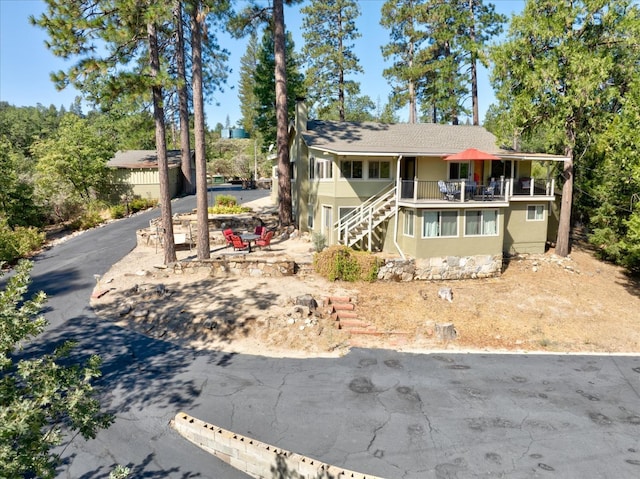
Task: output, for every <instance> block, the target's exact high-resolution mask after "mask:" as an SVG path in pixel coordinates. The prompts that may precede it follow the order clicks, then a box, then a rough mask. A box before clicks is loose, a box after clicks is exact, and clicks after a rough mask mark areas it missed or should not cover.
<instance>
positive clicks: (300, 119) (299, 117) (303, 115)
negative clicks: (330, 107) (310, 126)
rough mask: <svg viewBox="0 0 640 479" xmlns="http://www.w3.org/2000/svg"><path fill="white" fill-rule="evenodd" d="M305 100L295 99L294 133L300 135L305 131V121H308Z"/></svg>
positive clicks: (301, 98)
mask: <svg viewBox="0 0 640 479" xmlns="http://www.w3.org/2000/svg"><path fill="white" fill-rule="evenodd" d="M305 100H306V98H304V97H297V98H296V131H297V132H298V133H302V132H304V131H307V120H308V119H309V118H308V117H309V110H308V109H307V103H306V101H305Z"/></svg>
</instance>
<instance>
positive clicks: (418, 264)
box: [378, 255, 502, 281]
mask: <svg viewBox="0 0 640 479" xmlns="http://www.w3.org/2000/svg"><path fill="white" fill-rule="evenodd" d="M500 274H502V255H479V256H463V257H458V256H447V257H443V258H441V257H439V258H427V259H419V260H415V259H408V260H402V259H390V260H386V261H385V263H384V265H382V266H381V267H380V270H379V271H378V279H379V280H385V281H414V280H435V281H438V280H454V279H477V278H491V277H495V276H500Z"/></svg>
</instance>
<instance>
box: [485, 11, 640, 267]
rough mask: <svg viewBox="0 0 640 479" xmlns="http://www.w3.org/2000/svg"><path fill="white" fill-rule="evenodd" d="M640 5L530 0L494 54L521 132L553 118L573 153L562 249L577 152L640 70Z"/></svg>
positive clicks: (559, 145)
mask: <svg viewBox="0 0 640 479" xmlns="http://www.w3.org/2000/svg"><path fill="white" fill-rule="evenodd" d="M639 25H640V12H639V9H638V6H637V5H636V4H635V3H634V2H632V1H631V0H604V1H603V0H571V1H569V0H564V1H558V0H537V1H528V2H527V4H526V5H525V8H524V11H523V12H522V14H520V15H517V16H515V17H513V18H512V21H511V27H510V29H509V34H508V37H507V39H506V41H505V42H504V43H503V44H502V45H500V46H498V47H497V48H496V49H495V50H494V52H493V55H492V59H493V63H494V65H495V68H494V70H493V72H492V81H493V84H494V87H495V88H496V90H497V98H498V100H499V102H500V107H501V111H502V117H503V118H504V121H505V122H507V123H510V124H512V125H514V126H515V128H516V129H517V131H515V132H513V133H514V134H520V133H522V134H525V135H526V134H529V133H531V132H532V131H535V129H536V128H537V127H539V126H540V125H544V126H545V130H546V136H547V138H546V139H547V142H548V145H549V146H550V148H551V149H552V150H554V152H555V153H563V154H564V155H566V157H567V160H566V161H565V163H564V170H563V174H562V180H563V183H564V184H563V187H562V205H561V213H560V224H559V228H558V238H557V242H556V253H557V254H558V255H560V256H566V255H568V254H569V251H570V243H569V235H570V230H571V209H572V203H573V185H574V159H575V158H580V157H581V156H582V155H583V154H584V153H585V152H586V151H587V149H588V148H589V146H590V145H591V138H590V136H591V135H593V134H594V133H596V132H598V131H600V130H601V128H602V125H606V124H608V123H609V122H610V121H611V118H612V117H611V115H613V114H616V113H617V112H618V110H619V108H620V105H621V98H622V97H623V96H624V95H625V94H626V92H627V91H628V90H629V85H630V84H631V82H632V80H633V79H634V78H637V75H638V64H639V58H638V44H640V41H639V40H640V37H639V36H638V28H639V27H638V26H639Z"/></svg>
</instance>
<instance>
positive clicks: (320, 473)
mask: <svg viewBox="0 0 640 479" xmlns="http://www.w3.org/2000/svg"><path fill="white" fill-rule="evenodd" d="M171 427H172V428H173V429H175V430H176V431H177V432H178V433H179V434H180V435H181V436H183V437H184V438H185V439H187V440H188V441H190V442H192V443H194V444H196V445H197V446H199V447H201V448H202V449H204V450H205V451H207V452H209V453H210V454H213V455H214V456H216V457H217V458H219V459H221V460H223V461H224V462H226V463H227V464H229V465H231V466H233V467H235V468H236V469H239V470H240V471H242V472H244V473H246V474H248V475H250V476H251V477H255V478H257V479H266V478H272V477H286V478H291V479H347V478H350V479H383V478H381V477H378V476H372V475H369V474H362V473H359V472H354V471H349V470H347V469H343V468H341V467H336V466H333V465H330V464H324V463H322V462H320V461H316V460H315V459H312V458H310V457H306V456H301V455H300V454H296V453H294V452H291V451H287V450H285V449H280V448H277V447H275V446H272V445H271V444H265V443H263V442H260V441H256V440H255V439H251V438H249V437H246V436H242V435H240V434H236V433H234V432H232V431H228V430H226V429H223V428H221V427H218V426H215V425H213V424H208V423H206V422H204V421H201V420H199V419H196V418H194V417H191V416H189V415H188V414H186V413H183V412H180V413H178V414H176V416H175V418H174V419H173V420H172V421H171Z"/></svg>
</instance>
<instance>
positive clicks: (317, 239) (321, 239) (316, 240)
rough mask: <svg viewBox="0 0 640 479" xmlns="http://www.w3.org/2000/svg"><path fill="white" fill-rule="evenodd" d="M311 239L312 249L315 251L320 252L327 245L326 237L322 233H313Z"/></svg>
mask: <svg viewBox="0 0 640 479" xmlns="http://www.w3.org/2000/svg"><path fill="white" fill-rule="evenodd" d="M311 241H312V242H313V250H314V251H315V252H316V253H320V252H321V251H322V250H323V249H325V248H326V247H327V238H326V237H325V235H323V234H322V233H313V235H312V236H311Z"/></svg>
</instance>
